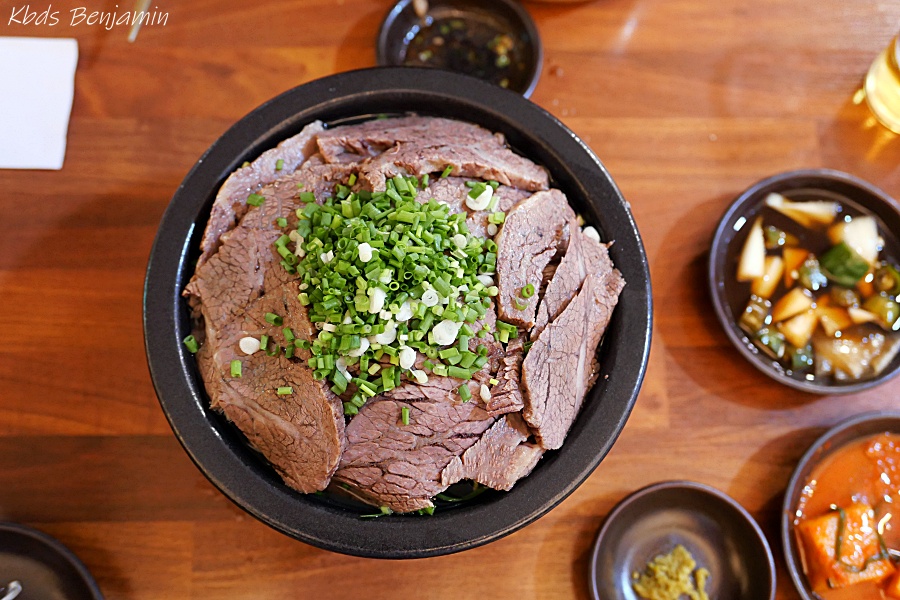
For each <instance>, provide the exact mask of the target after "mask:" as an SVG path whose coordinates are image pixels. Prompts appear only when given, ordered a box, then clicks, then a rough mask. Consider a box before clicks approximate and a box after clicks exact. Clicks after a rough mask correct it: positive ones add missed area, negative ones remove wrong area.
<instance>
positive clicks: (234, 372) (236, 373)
mask: <svg viewBox="0 0 900 600" xmlns="http://www.w3.org/2000/svg"><path fill="white" fill-rule="evenodd" d="M231 376H232V377H241V361H239V360H238V359H234V360H233V361H231Z"/></svg>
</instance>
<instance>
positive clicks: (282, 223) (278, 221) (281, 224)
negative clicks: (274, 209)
mask: <svg viewBox="0 0 900 600" xmlns="http://www.w3.org/2000/svg"><path fill="white" fill-rule="evenodd" d="M275 224H276V225H278V226H279V227H287V219H285V218H284V217H278V218H277V219H275Z"/></svg>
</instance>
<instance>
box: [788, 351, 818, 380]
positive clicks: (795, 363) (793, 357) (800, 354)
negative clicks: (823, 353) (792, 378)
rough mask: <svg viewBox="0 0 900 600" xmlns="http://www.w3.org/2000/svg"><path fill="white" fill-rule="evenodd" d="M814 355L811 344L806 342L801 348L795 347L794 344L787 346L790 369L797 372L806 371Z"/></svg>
mask: <svg viewBox="0 0 900 600" xmlns="http://www.w3.org/2000/svg"><path fill="white" fill-rule="evenodd" d="M814 356H815V355H814V354H813V349H812V345H811V344H807V345H806V346H804V347H803V348H795V347H794V346H790V347H789V348H788V357H789V358H790V365H791V370H792V371H796V372H798V373H803V372H806V371H808V370H809V369H811V368H812V366H813V359H814Z"/></svg>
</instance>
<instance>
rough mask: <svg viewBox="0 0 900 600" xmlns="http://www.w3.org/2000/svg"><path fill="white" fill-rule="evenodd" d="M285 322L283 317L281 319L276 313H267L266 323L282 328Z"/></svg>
mask: <svg viewBox="0 0 900 600" xmlns="http://www.w3.org/2000/svg"><path fill="white" fill-rule="evenodd" d="M283 322H284V320H283V319H282V318H281V317H279V316H278V315H276V314H275V313H270V312H267V313H266V323H270V324H272V325H275V326H277V327H280V326H281V325H282V324H283Z"/></svg>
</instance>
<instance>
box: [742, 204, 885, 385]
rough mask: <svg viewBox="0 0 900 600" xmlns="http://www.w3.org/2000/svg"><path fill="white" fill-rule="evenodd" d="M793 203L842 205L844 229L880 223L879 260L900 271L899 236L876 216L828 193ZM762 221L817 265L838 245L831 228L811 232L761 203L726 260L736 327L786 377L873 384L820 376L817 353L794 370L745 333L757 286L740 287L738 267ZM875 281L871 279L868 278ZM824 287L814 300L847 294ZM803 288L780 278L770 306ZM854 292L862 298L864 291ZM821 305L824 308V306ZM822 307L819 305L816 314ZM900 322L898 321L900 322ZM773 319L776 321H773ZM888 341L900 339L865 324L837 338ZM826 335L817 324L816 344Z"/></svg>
mask: <svg viewBox="0 0 900 600" xmlns="http://www.w3.org/2000/svg"><path fill="white" fill-rule="evenodd" d="M788 199H789V200H790V201H796V202H805V201H814V200H827V201H831V202H836V203H838V204H839V205H840V210H839V212H838V214H837V216H836V217H835V220H834V223H839V222H840V221H845V220H848V219H849V220H852V219H855V218H857V217H861V216H866V217H874V218H875V221H876V222H877V224H878V235H879V236H880V237H881V238H882V239H883V240H884V244H883V247H882V249H881V251H880V252H879V254H878V260H879V262H884V263H887V264H889V265H893V266H896V265H897V264H898V260H897V259H898V256H900V244H898V242H897V239H896V238H895V237H894V236H893V234H892V233H891V232H890V231H888V230H887V228H886V227H884V225H883V224H882V223H881V221H880V219H878V218H877V216H876V215H874V214H873V213H872V212H871V211H868V210H866V209H864V208H862V207H861V206H859V205H858V204H856V203H854V202H851V201H849V200H848V199H847V198H845V197H843V196H840V195H837V194H831V193H827V192H822V191H819V190H798V191H794V192H791V193H790V196H789V198H788ZM758 216H761V217H762V221H763V227H764V229H765V228H769V227H773V228H775V229H777V230H781V231H783V232H785V233H786V234H788V236H792V237H794V238H796V239H795V240H794V241H792V242H791V243H792V244H794V245H795V246H796V247H800V248H803V249H805V250H808V251H809V253H810V254H811V255H812V256H813V257H816V259H820V258H821V257H822V256H823V255H825V254H826V253H827V252H828V251H829V250H831V249H832V248H833V247H834V246H835V245H836V244H835V242H834V241H832V239H830V238H829V234H828V230H829V227H828V226H817V227H806V226H804V225H801V224H800V223H798V222H797V221H795V220H794V219H792V218H791V217H789V216H787V215H785V214H783V213H781V212H779V211H778V210H775V209H774V208H771V207H769V206H767V205H766V204H765V201H762V202H760V204H759V205H758V206H757V207H756V208H754V209H752V210H751V211H750V212H749V213H748V214H747V222H746V223H745V224H744V226H743V227H742V228H741V231H740V232H739V233H738V234H737V235H736V236H735V238H734V239H733V240H732V242H731V243H730V244H729V247H728V253H727V256H726V263H725V264H726V265H729V266H728V267H727V270H726V279H727V280H728V281H727V285H726V286H725V294H726V299H727V303H728V306H729V307H730V309H731V314H732V315H734V319H735V323H736V324H737V325H738V326H739V328H741V329H742V333H743V334H744V339H745V342H746V343H747V344H748V345H750V346H753V347H754V348H756V349H758V350H759V351H760V353H761V355H763V356H766V357H767V358H771V359H772V365H773V367H774V368H776V369H778V370H780V371H782V372H783V373H785V374H786V375H788V376H790V377H792V378H794V379H798V380H803V381H815V382H816V383H822V384H840V383H852V382H854V381H860V380H864V379H868V378H871V377H873V376H876V375H872V374H868V375H866V376H862V377H859V378H853V377H851V378H848V379H844V378H836V377H835V376H834V375H831V374H828V375H821V374H820V375H817V374H816V370H817V369H816V366H817V364H816V363H815V360H816V357H815V353H811V354H810V356H809V359H810V361H809V363H808V365H803V366H802V367H798V366H797V365H796V364H793V363H792V361H791V360H790V359H789V358H788V357H782V358H781V359H777V358H775V357H774V356H772V353H771V352H769V351H768V349H767V348H765V347H764V345H765V344H763V343H761V342H760V340H759V339H754V336H753V335H750V333H749V332H748V331H747V330H746V328H743V327H740V320H741V318H742V315H744V312H745V310H746V309H747V307H748V302H749V301H750V300H751V294H752V292H751V283H750V282H740V281H737V280H736V266H737V265H738V262H739V260H740V257H741V253H742V249H743V246H744V242H745V240H746V238H747V236H748V231H749V230H750V229H751V225H752V223H753V222H754V220H755V219H756V218H757V217H758ZM781 252H782V248H781V247H779V248H768V249H767V252H766V254H767V256H773V255H780V254H781ZM868 278H869V279H870V280H871V274H870V275H869V276H868ZM823 282H824V283H823V285H822V286H821V288H820V289H818V290H814V291H813V292H812V296H813V297H814V298H815V299H816V300H817V301H820V300H822V299H823V296H825V297H829V296H831V292H832V290H836V289H842V288H841V286H838V285H836V284H835V283H834V282H833V281H830V280H827V281H825V279H824V277H823ZM797 285H798V283H797V282H794V283H793V284H792V285H791V286H790V287H788V286H786V285H785V281H784V277H781V278H780V281H779V282H778V284H777V286H776V288H775V291H774V292H773V293H772V295H771V297H770V301H771V303H772V305H773V306H774V305H777V303H778V301H779V300H780V299H782V297H784V296H785V295H786V294H787V293H788V292H789V291H791V290H792V289H793V288H795V287H797ZM850 289H853V290H854V291H855V292H857V293H858V290H856V289H855V288H852V287H851V288H850ZM880 295H881V296H886V294H880ZM889 299H890V300H891V301H893V300H895V299H896V297H895V295H890V296H889ZM859 300H860V308H861V307H862V305H863V303H864V301H865V298H864V297H860V298H859ZM825 302H826V303H829V302H831V298H825ZM820 304H821V302H820ZM815 307H816V305H814V308H815ZM895 318H896V317H895ZM770 319H771V316H770ZM769 329H770V331H773V332H775V331H777V327H776V325H775V324H774V323H771V321H770V328H769ZM879 334H880V335H883V336H885V337H886V338H887V340H888V344H892V343H894V341H895V340H896V339H897V334H896V333H894V332H893V331H891V329H890V327H886V326H879V325H877V324H873V323H863V324H853V325H852V326H850V327H847V328H845V329H843V331H841V332H840V334H838V335H837V336H836V337H837V338H843V339H845V340H854V339H855V340H864V339H867V338H869V336H873V335H879ZM823 335H824V333H823V327H822V325H821V324H817V326H816V332H815V334H814V337H813V339H814V340H816V339H818V340H819V341H820V342H821V339H822V336H823Z"/></svg>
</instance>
